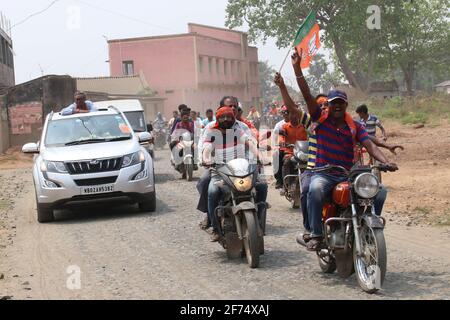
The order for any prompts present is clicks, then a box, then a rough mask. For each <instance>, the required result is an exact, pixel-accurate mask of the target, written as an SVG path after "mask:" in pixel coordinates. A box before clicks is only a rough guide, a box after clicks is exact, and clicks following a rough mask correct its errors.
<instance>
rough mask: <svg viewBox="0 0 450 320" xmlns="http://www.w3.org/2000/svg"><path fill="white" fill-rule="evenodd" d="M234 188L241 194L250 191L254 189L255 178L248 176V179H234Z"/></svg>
mask: <svg viewBox="0 0 450 320" xmlns="http://www.w3.org/2000/svg"><path fill="white" fill-rule="evenodd" d="M231 181H232V182H233V185H234V187H235V188H236V190H237V191H239V192H246V191H249V190H250V189H251V188H252V187H253V176H251V175H250V176H248V177H246V178H232V180H231Z"/></svg>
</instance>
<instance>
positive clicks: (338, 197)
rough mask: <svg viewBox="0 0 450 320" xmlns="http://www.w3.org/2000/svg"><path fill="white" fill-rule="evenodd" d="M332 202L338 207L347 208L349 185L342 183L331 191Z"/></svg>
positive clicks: (348, 203)
mask: <svg viewBox="0 0 450 320" xmlns="http://www.w3.org/2000/svg"><path fill="white" fill-rule="evenodd" d="M333 202H334V203H335V204H337V205H338V206H340V207H348V206H349V205H350V183H349V182H347V181H346V182H342V183H340V184H338V185H337V186H336V188H334V190H333Z"/></svg>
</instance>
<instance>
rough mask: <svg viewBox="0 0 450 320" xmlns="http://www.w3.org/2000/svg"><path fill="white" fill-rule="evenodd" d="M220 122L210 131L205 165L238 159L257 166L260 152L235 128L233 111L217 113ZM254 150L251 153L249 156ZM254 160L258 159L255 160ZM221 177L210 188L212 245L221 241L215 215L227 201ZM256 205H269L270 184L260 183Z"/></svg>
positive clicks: (227, 109) (203, 153) (212, 178)
mask: <svg viewBox="0 0 450 320" xmlns="http://www.w3.org/2000/svg"><path fill="white" fill-rule="evenodd" d="M216 118H217V122H216V124H215V125H214V126H213V127H210V128H208V129H207V132H206V138H205V141H204V148H203V152H202V157H203V161H202V162H203V163H205V164H208V165H209V164H212V163H215V164H226V163H228V162H229V161H231V160H234V159H247V160H248V161H249V163H250V164H254V165H256V163H257V157H258V150H257V144H256V141H255V139H254V138H253V137H252V136H251V135H247V134H246V133H245V131H244V130H242V129H241V128H239V127H238V128H233V126H234V124H235V122H236V118H235V113H234V111H233V109H232V108H230V107H223V108H220V109H219V110H217V115H216ZM246 149H250V152H246ZM253 156H254V157H253ZM220 180H221V178H220V176H213V177H211V180H210V182H209V185H208V217H209V221H210V224H211V225H212V227H213V232H212V236H211V241H212V242H216V241H218V240H219V238H220V237H219V234H218V231H219V222H218V220H217V217H216V215H215V211H216V208H217V206H218V205H219V202H220V199H221V198H223V191H222V189H221V188H220V187H219V186H218V185H217V182H218V181H220ZM255 189H256V199H255V200H256V203H260V202H266V199H267V184H266V183H264V182H257V183H256V184H255ZM263 210H264V208H262V207H260V208H259V209H258V216H259V217H261V214H262V212H263Z"/></svg>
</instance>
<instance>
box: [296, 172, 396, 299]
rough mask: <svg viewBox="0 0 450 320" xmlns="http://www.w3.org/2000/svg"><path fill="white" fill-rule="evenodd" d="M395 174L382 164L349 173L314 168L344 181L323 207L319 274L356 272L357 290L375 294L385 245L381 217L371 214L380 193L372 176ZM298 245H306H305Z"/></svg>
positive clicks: (383, 272)
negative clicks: (380, 172) (321, 272)
mask: <svg viewBox="0 0 450 320" xmlns="http://www.w3.org/2000/svg"><path fill="white" fill-rule="evenodd" d="M373 169H378V170H380V171H384V172H386V171H395V170H394V169H393V168H391V167H388V166H385V165H377V166H357V167H354V168H352V169H351V170H350V171H348V170H346V169H345V168H343V167H340V166H326V167H322V168H316V169H314V170H313V172H329V171H335V172H336V171H339V172H342V173H343V174H345V175H346V176H347V181H345V182H342V183H340V184H338V185H337V186H336V187H335V188H334V190H333V194H332V199H331V201H330V202H329V203H327V204H325V205H324V207H323V214H322V217H323V218H322V223H323V231H324V242H323V244H322V245H321V246H320V247H319V248H318V249H317V256H318V257H319V265H320V268H321V269H322V271H323V272H325V273H333V272H334V271H336V269H337V272H338V274H339V275H340V276H341V277H343V278H347V277H349V276H350V275H352V274H353V273H354V272H355V271H356V278H357V280H358V283H359V285H360V286H361V288H362V289H363V290H364V291H366V292H368V293H375V292H376V291H378V290H379V289H380V288H381V286H382V285H383V281H384V278H385V275H386V264H387V255H386V242H385V239H384V233H383V231H384V227H385V225H386V221H385V219H384V218H382V217H379V216H377V215H376V214H375V208H374V201H375V198H376V196H377V195H378V193H379V192H380V190H381V186H380V182H379V180H378V179H377V178H376V177H375V175H374V174H373V173H372V170H373ZM300 244H302V245H304V246H306V242H304V241H303V242H301V243H300Z"/></svg>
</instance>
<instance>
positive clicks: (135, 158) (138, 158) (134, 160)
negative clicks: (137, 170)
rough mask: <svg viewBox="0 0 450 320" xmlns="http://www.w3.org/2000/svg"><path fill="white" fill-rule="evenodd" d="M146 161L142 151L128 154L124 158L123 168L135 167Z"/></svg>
mask: <svg viewBox="0 0 450 320" xmlns="http://www.w3.org/2000/svg"><path fill="white" fill-rule="evenodd" d="M144 161H145V154H144V152H142V151H138V152H135V153H132V154H128V155H126V156H124V157H123V161H122V168H125V167H130V166H134V165H136V164H138V163H141V162H144Z"/></svg>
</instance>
